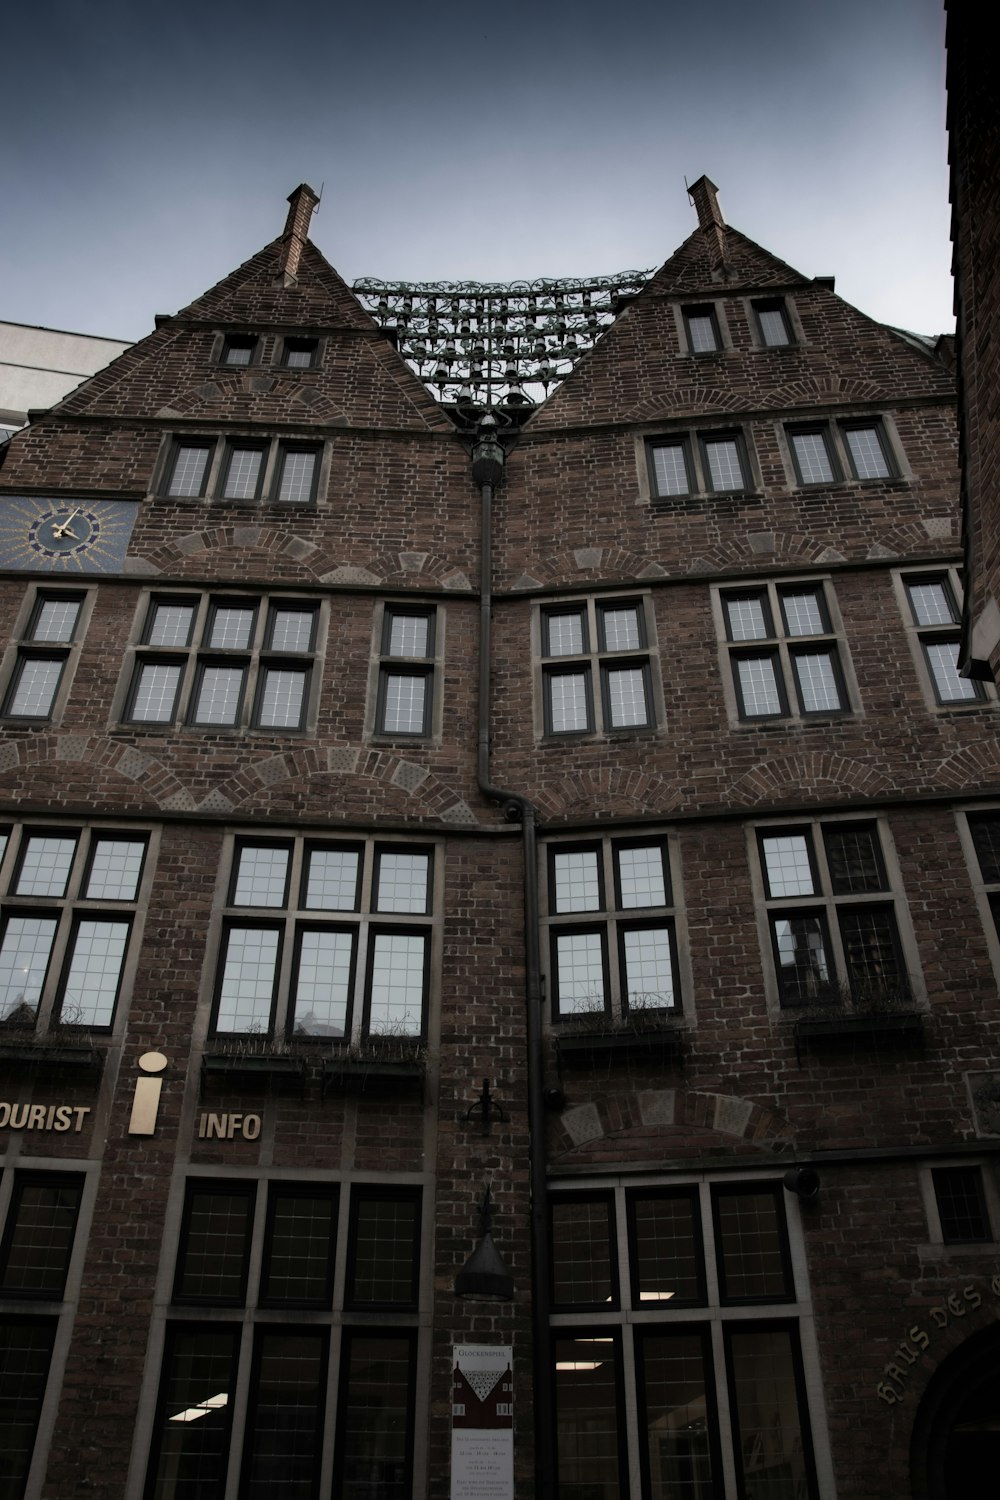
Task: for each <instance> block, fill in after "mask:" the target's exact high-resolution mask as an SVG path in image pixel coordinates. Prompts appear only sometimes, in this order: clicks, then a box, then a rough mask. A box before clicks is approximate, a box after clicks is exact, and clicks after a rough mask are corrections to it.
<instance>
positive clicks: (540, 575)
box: [512, 547, 669, 589]
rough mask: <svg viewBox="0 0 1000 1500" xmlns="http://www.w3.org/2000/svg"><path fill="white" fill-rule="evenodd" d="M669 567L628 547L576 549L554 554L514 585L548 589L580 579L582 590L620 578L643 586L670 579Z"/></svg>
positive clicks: (516, 586) (542, 559)
mask: <svg viewBox="0 0 1000 1500" xmlns="http://www.w3.org/2000/svg"><path fill="white" fill-rule="evenodd" d="M668 576H669V575H668V573H667V570H666V568H663V567H661V566H660V564H659V563H658V562H655V561H651V560H650V558H649V556H648V555H646V556H641V555H640V554H639V553H638V552H629V551H627V550H626V549H625V548H624V547H574V548H573V549H572V551H567V552H559V553H553V554H552V555H551V556H549V557H545V558H540V559H538V560H537V561H535V562H533V563H532V565H531V573H530V574H524V575H522V577H521V578H519V579H517V580H516V582H515V583H514V584H513V585H512V587H513V588H515V589H529V588H548V587H550V586H551V585H553V584H556V583H566V582H567V580H572V579H574V578H579V579H580V587H581V589H583V588H586V587H587V585H588V584H590V583H593V582H595V581H598V580H599V581H600V582H602V583H608V582H612V581H614V580H615V579H620V580H621V582H622V583H625V584H631V583H641V582H643V581H644V580H645V579H647V578H666V577H668Z"/></svg>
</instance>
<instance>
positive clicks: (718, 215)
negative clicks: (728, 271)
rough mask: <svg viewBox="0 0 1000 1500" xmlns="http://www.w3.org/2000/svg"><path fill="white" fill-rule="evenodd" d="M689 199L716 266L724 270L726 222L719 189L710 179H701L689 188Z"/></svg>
mask: <svg viewBox="0 0 1000 1500" xmlns="http://www.w3.org/2000/svg"><path fill="white" fill-rule="evenodd" d="M688 197H689V198H690V199H691V202H692V203H693V204H694V206H695V211H696V212H697V215H698V228H699V229H700V230H701V232H702V234H703V235H704V236H705V239H706V241H707V243H708V245H709V247H710V254H711V255H712V260H713V262H714V263H715V266H716V268H717V269H719V270H724V269H725V266H726V221H725V219H724V218H723V217H722V209H721V208H720V207H719V189H718V188H717V187H716V185H715V183H714V182H713V181H712V179H711V178H710V177H699V178H698V181H697V182H693V183H692V184H691V186H690V187H689V188H688Z"/></svg>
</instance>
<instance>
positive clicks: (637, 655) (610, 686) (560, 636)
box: [540, 599, 656, 735]
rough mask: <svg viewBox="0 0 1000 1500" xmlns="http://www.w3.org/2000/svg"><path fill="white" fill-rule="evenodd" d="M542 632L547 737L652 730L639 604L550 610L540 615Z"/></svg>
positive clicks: (646, 637) (647, 647) (642, 605)
mask: <svg viewBox="0 0 1000 1500" xmlns="http://www.w3.org/2000/svg"><path fill="white" fill-rule="evenodd" d="M540 626H541V655H542V700H543V701H542V712H543V721H544V730H545V733H546V734H547V735H561V734H593V733H595V732H597V733H605V734H607V733H611V732H614V731H617V730H635V729H646V728H650V727H652V726H653V724H654V723H655V722H656V719H655V712H654V707H653V678H652V671H651V660H652V656H651V646H652V641H651V638H650V635H651V633H650V626H649V620H648V612H647V608H646V602H645V601H644V600H642V599H607V600H597V601H595V600H593V599H591V600H575V601H574V602H572V603H567V604H565V605H563V604H559V605H550V606H546V607H545V608H543V609H542V611H541V616H540Z"/></svg>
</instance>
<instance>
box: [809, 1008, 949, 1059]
mask: <svg viewBox="0 0 1000 1500" xmlns="http://www.w3.org/2000/svg"><path fill="white" fill-rule="evenodd" d="M923 1030H924V1018H923V1016H922V1015H921V1013H920V1012H919V1011H915V1010H908V1011H899V1010H896V1011H891V1010H886V1011H877V1010H871V1011H868V1012H866V1013H864V1014H861V1013H859V1012H854V1013H852V1014H849V1015H848V1014H845V1013H844V1012H842V1011H841V1012H834V1013H833V1014H831V1015H829V1016H816V1015H812V1016H802V1017H800V1018H799V1020H797V1021H796V1023H795V1051H796V1055H797V1056H798V1055H799V1054H800V1052H801V1048H802V1045H803V1044H805V1045H809V1046H814V1047H824V1046H837V1045H839V1044H840V1043H852V1042H856V1041H857V1042H861V1043H864V1042H865V1041H867V1040H869V1039H871V1040H876V1041H879V1040H889V1039H892V1038H899V1039H900V1040H901V1041H905V1040H906V1039H907V1038H910V1037H922V1036H923Z"/></svg>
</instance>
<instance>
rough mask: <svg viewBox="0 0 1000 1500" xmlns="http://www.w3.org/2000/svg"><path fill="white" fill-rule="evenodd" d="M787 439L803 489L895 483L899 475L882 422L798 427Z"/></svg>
mask: <svg viewBox="0 0 1000 1500" xmlns="http://www.w3.org/2000/svg"><path fill="white" fill-rule="evenodd" d="M786 438H787V442H788V449H789V452H790V454H791V459H792V466H793V468H794V471H795V483H796V484H799V485H804V486H808V485H822V484H840V483H842V482H843V481H844V480H845V479H848V480H859V481H862V482H866V481H869V480H874V479H894V478H895V477H896V476H897V475H898V472H899V470H898V468H897V460H896V458H895V455H894V453H893V449H892V446H891V445H890V441H889V436H888V433H887V431H886V428H885V425H884V424H883V422H882V421H880V420H879V419H878V418H874V419H866V418H861V417H858V418H851V419H849V420H846V421H840V422H833V421H829V420H817V421H815V422H812V423H808V424H806V423H803V424H801V425H800V424H796V425H795V426H789V427H788V428H787V429H786Z"/></svg>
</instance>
